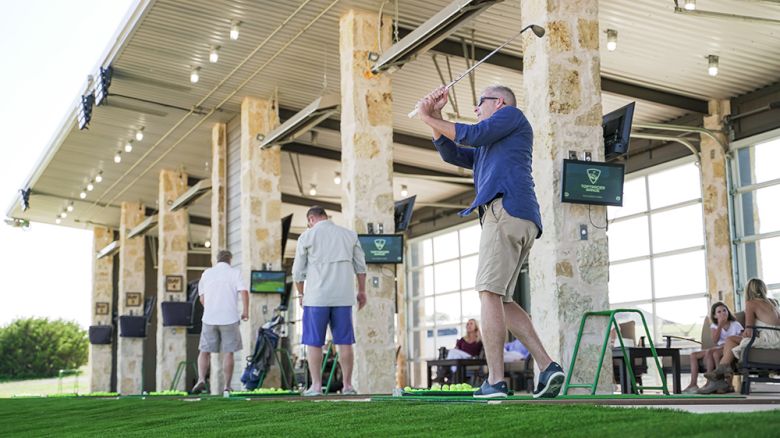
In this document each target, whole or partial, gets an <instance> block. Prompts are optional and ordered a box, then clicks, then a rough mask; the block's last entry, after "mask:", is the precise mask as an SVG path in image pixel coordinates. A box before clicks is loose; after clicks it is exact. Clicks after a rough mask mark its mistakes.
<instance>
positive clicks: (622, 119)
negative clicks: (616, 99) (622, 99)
mask: <svg viewBox="0 0 780 438" xmlns="http://www.w3.org/2000/svg"><path fill="white" fill-rule="evenodd" d="M634 105H635V102H631V103H629V104H628V105H626V106H624V107H622V108H618V109H616V110H615V111H612V112H611V113H609V114H606V115H604V118H603V121H602V123H601V128H602V129H603V130H604V157H605V158H606V159H607V160H609V159H610V158H614V157H617V156H620V155H623V154H626V153H628V145H629V143H630V142H631V122H632V121H633V119H634Z"/></svg>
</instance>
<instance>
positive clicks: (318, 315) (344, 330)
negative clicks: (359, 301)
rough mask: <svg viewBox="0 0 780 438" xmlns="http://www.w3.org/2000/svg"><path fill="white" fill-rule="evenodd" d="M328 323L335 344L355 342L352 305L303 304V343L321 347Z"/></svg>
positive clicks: (323, 343)
mask: <svg viewBox="0 0 780 438" xmlns="http://www.w3.org/2000/svg"><path fill="white" fill-rule="evenodd" d="M328 324H330V333H331V334H332V335H333V343H334V344H336V345H352V344H354V343H355V331H354V330H353V328H352V306H339V307H314V306H303V339H302V341H301V343H302V344H304V345H309V346H312V347H322V346H323V345H325V333H326V332H327V330H328Z"/></svg>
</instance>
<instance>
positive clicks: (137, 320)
mask: <svg viewBox="0 0 780 438" xmlns="http://www.w3.org/2000/svg"><path fill="white" fill-rule="evenodd" d="M119 336H121V337H123V338H145V337H146V318H145V317H143V316H133V315H122V316H120V317H119Z"/></svg>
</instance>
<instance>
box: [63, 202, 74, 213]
mask: <svg viewBox="0 0 780 438" xmlns="http://www.w3.org/2000/svg"><path fill="white" fill-rule="evenodd" d="M65 209H66V210H68V212H72V211H73V203H72V202H71V203H70V204H68V206H67V207H65Z"/></svg>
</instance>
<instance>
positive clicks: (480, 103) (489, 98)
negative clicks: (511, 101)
mask: <svg viewBox="0 0 780 438" xmlns="http://www.w3.org/2000/svg"><path fill="white" fill-rule="evenodd" d="M496 99H498V97H489V96H481V97H480V98H479V103H478V104H477V106H482V104H483V103H485V101H486V100H496Z"/></svg>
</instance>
